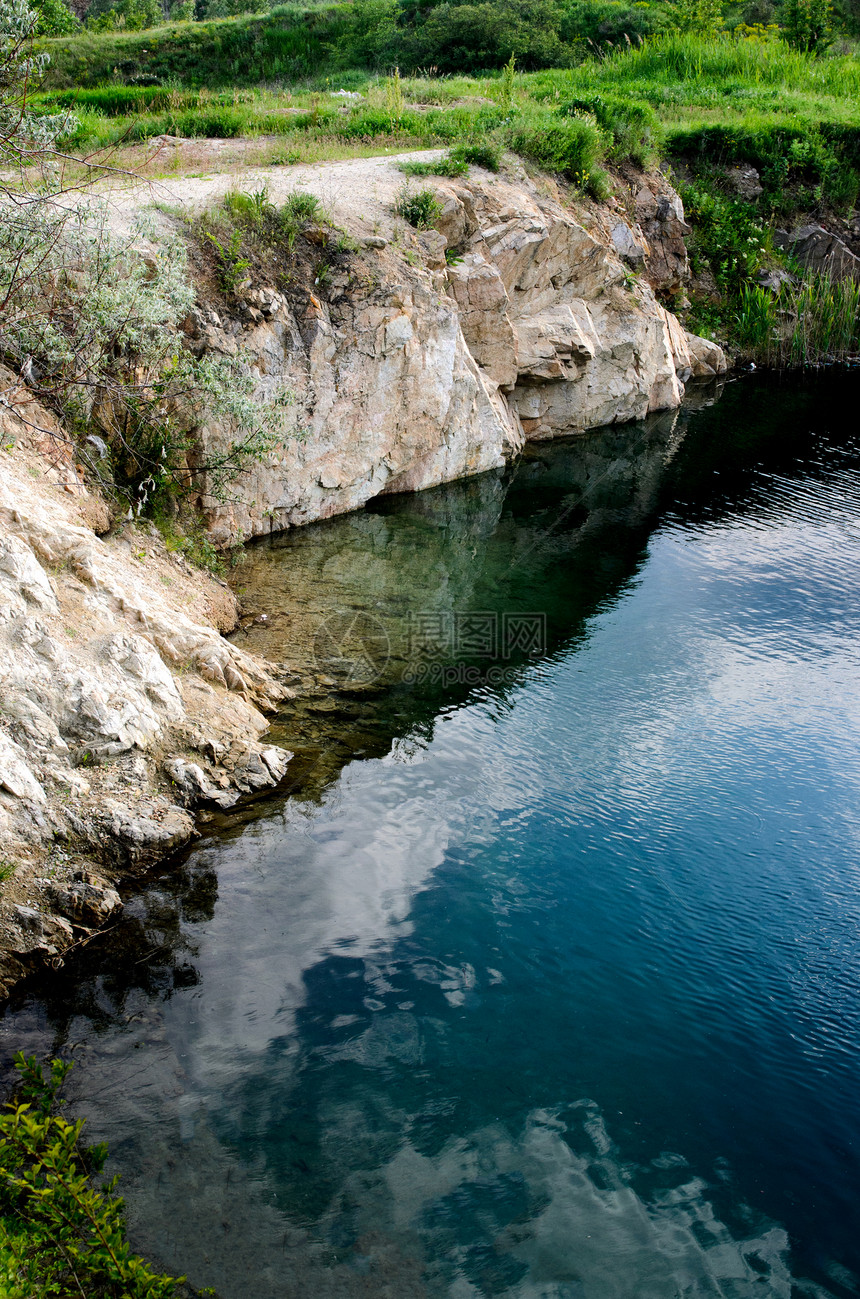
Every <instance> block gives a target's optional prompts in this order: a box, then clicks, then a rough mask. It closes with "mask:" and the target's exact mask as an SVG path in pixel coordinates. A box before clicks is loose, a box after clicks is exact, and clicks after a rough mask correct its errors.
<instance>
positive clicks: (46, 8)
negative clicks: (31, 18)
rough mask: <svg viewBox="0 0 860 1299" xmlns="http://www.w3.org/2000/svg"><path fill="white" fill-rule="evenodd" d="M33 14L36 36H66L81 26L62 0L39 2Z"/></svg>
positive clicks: (43, 0)
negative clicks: (34, 14)
mask: <svg viewBox="0 0 860 1299" xmlns="http://www.w3.org/2000/svg"><path fill="white" fill-rule="evenodd" d="M35 12H36V15H37V17H36V34H37V35H38V36H68V35H69V34H70V33H71V32H76V31H77V30H78V29H79V27H80V25H81V24H80V23H79V22H78V19H77V17H76V16H75V14H73V13H72V11H71V9H69V8H68V7H67V6H66V5H64V4H63V0H41V2H40V3H39V5H38V6H37V8H36V11H35Z"/></svg>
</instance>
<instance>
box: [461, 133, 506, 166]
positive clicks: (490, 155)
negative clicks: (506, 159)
mask: <svg viewBox="0 0 860 1299" xmlns="http://www.w3.org/2000/svg"><path fill="white" fill-rule="evenodd" d="M451 157H452V158H455V159H461V160H462V161H463V162H465V163H468V164H469V165H471V166H473V167H485V168H486V169H487V171H498V170H499V167H500V166H501V162H502V151H501V149H500V148H499V146H498V145H497V144H493V142H492V141H491V140H485V141H484V142H483V143H479V144H455V145H454V148H453V149H452V150H451Z"/></svg>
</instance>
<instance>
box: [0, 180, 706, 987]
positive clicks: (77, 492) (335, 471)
mask: <svg viewBox="0 0 860 1299" xmlns="http://www.w3.org/2000/svg"><path fill="white" fill-rule="evenodd" d="M424 156H425V157H426V155H424ZM394 161H396V160H392V159H371V160H363V161H360V162H349V163H335V164H326V165H323V166H320V167H316V168H273V169H271V170H270V171H269V172H267V173H266V174H265V176H264V177H261V176H259V175H254V174H250V173H249V174H248V175H246V176H245V177H243V187H244V188H247V189H248V190H253V189H254V188H255V187H259V186H260V184H261V182H262V180H265V181H266V182H267V184H268V187H269V194H270V198H271V200H272V201H273V202H275V203H277V202H278V201H279V200H283V199H284V198H285V197H286V196H287V195H288V194H289V193H290V192H291V191H293V190H295V189H296V188H297V187H299V186H300V187H302V188H303V189H305V190H307V191H310V192H311V193H315V194H316V195H317V196H318V197H319V198H320V199H321V200H322V201H323V202H324V204H325V209H326V221H324V222H320V224H319V228H317V229H315V230H313V231H311V232H309V236H308V241H306V242H309V247H311V248H312V250H313V249H314V248H316V249H318V250H319V251H320V253H322V254H324V255H323V256H321V259H320V262H319V267H318V270H317V271H312V272H311V278H309V277H308V265H306V266H305V267H304V272H305V274H304V279H302V276H301V275H300V274H298V272H297V273H296V274H295V275H293V274H292V272H291V274H290V275H288V276H286V277H284V282H281V283H279V284H277V285H275V284H273V283H268V282H256V283H255V282H249V283H246V284H245V285H244V286H242V287H241V289H240V291H239V292H238V293H237V294H233V295H232V296H231V297H230V298H225V296H224V295H223V294H220V295H219V293H218V290H217V288H214V289H213V284H212V280H211V276H210V278H209V280H208V281H207V279H206V277H205V275H203V274H201V279H200V283H199V284H198V294H197V306H196V308H195V309H194V310H193V311H192V312H191V313H190V315H189V317H188V318H187V320H186V321H185V323H184V329H185V334H186V344H187V346H188V347H189V348H191V349H192V350H193V351H195V352H196V353H197V354H198V355H200V354H203V353H206V352H208V353H212V354H214V355H218V354H219V353H220V354H227V355H231V356H237V355H238V356H240V357H241V358H243V359H244V361H245V362H246V364H247V365H248V366H249V367H250V369H251V372H252V374H253V375H254V377H255V380H256V384H257V387H258V391H259V393H260V395H261V396H265V395H266V394H267V393H271V392H274V391H279V392H282V391H283V389H284V387H285V386H287V387H289V389H290V391H291V392H292V394H293V403H292V405H291V406H290V407H289V409H288V412H287V414H286V416H285V426H284V436H283V438H282V439H281V440H280V441H279V444H278V446H277V449H276V451H275V452H273V453H272V454H270V455H268V456H267V457H266V458H265V459H264V460H263V461H262V462H260V463H257V464H255V465H254V466H253V468H252V470H251V472H250V473H247V474H245V475H243V476H242V478H241V479H240V480H239V482H238V484H237V485H236V487H235V490H234V491H233V492H232V493H231V499H230V500H229V501H227V502H224V501H217V500H214V499H212V498H209V497H206V496H203V497H202V498H201V502H200V504H201V506H202V508H203V510H204V513H205V515H206V516H207V518H208V523H209V527H210V531H211V534H212V536H213V538H214V539H215V540H216V541H218V542H220V543H225V544H226V543H235V542H236V541H238V540H242V539H245V538H250V537H252V536H255V535H258V534H261V533H264V532H270V531H278V530H283V529H286V528H289V527H292V526H295V525H298V524H303V523H308V522H310V521H312V520H316V519H322V518H326V517H328V516H331V515H334V514H340V513H344V512H347V511H350V510H354V509H356V508H358V507H360V506H362V505H363V504H364V503H365V502H367V501H368V500H369V499H371V498H373V497H376V496H379V495H381V494H384V493H392V492H401V491H417V490H419V489H421V488H425V487H429V486H432V485H435V484H440V483H444V482H449V481H452V480H455V479H459V478H464V477H467V476H470V475H476V474H480V473H482V472H483V471H486V470H490V469H496V468H499V467H501V466H502V465H503V464H504V462H505V460H506V459H507V458H509V457H510V456H512V455H514V454H516V453H517V452H519V451H520V450H521V449H522V448H523V446H524V443H525V442H526V441H527V440H529V439H546V438H552V437H555V436H557V435H561V434H570V433H574V432H577V431H580V430H584V429H586V428H590V427H593V426H596V425H602V424H611V423H617V422H622V421H625V420H632V419H639V418H641V417H643V416H645V415H646V414H647V413H649V412H651V411H655V410H661V409H666V408H673V407H677V406H678V405H679V403H680V401H681V398H682V396H683V392H684V384H685V382H686V381H687V379H688V378H689V377H690V376H691V375H712V374H714V373H717V372H719V371H721V370H723V369H724V368H725V360H724V357H723V355H722V352H721V351H720V349H719V348H718V347H716V346H715V345H713V344H711V343H708V342H707V341H706V340H704V339H699V338H696V337H693V336H691V335H689V334H687V333H685V331H684V329H683V328H682V326H681V325H680V323H679V321H678V320H677V318H676V317H675V316H674V315H672V314H671V313H670V312H668V311H667V310H666V309H665V308H664V307H663V306H662V305H661V303H660V301H659V300H658V294H662V295H664V296H666V295H672V294H679V293H682V292H683V284H684V281H685V279H686V277H687V274H688V270H687V261H686V249H685V244H684V236H685V234H686V232H687V227H686V226H685V224H684V219H683V209H682V207H681V203H680V199H679V198H678V196H677V195H676V194H675V193H674V191H672V190H671V188H670V187H669V186H668V184H667V182H666V181H665V180H664V178H662V177H661V176H659V175H655V176H652V177H636V178H634V181H633V183H632V184H631V186H630V189H629V194H628V199H629V201H628V202H627V203H626V206H625V205H623V204H621V203H620V202H618V201H615V200H614V201H613V202H612V203H611V204H610V205H607V206H605V207H598V206H596V205H594V204H588V203H584V202H583V201H581V200H577V201H576V203H574V202H573V200H572V199H571V198H570V196H568V195H565V194H564V193H563V192H561V191H560V190H559V189H558V187H557V186H555V185H554V183H553V182H551V181H550V180H548V179H546V178H544V179H542V180H538V181H535V180H532V179H530V178H529V177H528V176H526V174H525V173H524V171H523V170H522V168H521V167H520V166H519V164H517V163H516V162H510V163H509V165H508V168H507V171H506V173H505V175H504V176H495V175H491V174H490V173H488V172H482V171H481V170H480V169H478V168H473V169H472V172H471V173H470V175H469V178H468V180H467V179H463V180H457V181H443V180H441V179H438V180H437V179H434V180H432V181H431V182H429V183H430V184H431V185H432V187H433V189H434V191H435V195H436V199H437V203H438V220H437V221H436V223H435V227H436V228H434V229H430V230H426V231H423V232H420V233H419V232H417V231H415V230H413V229H412V227H411V226H409V225H407V223H406V222H405V221H403V220H402V219H401V218H400V217H398V216H397V215H396V214H395V206H396V200H397V196H398V191H399V190H400V189H401V187H402V185H403V176H402V173H401V172H399V171H398V170H397V169H396V168H395V166H394V165H393V163H394ZM172 184H173V183H172ZM231 185H235V178H232V177H218V178H206V179H205V181H201V180H196V181H192V180H189V179H186V180H183V181H178V182H176V183H175V192H174V194H173V197H174V198H175V199H177V200H178V201H179V202H181V203H183V204H185V205H186V207H187V208H190V209H192V210H194V209H195V208H196V209H198V210H199V209H202V208H205V207H207V206H211V205H212V203H213V200H215V199H216V198H217V197H218V196H219V194H223V193H224V192H226V190H227V188H228V187H229V186H231ZM148 198H149V196H143V195H141V194H140V193H137V194H135V193H131V194H125V195H122V196H119V197H118V198H117V199H116V202H115V204H114V207H115V220H116V221H117V222H118V223H119V224H120V226H123V227H124V228H125V229H126V230H129V229H131V228H132V226H133V221H134V217H135V214H136V213H138V212H139V211H140V208H141V206H142V204H143V203H144V201H145V200H146V201H148ZM160 220H161V221H162V222H163V223H164V224H165V226H166V227H167V228H168V229H169V230H171V231H172V232H173V233H174V234H175V233H177V232H180V233H182V234H183V236H184V235H185V234H186V233H187V226H186V225H185V224H184V223H183V222H182V221H181V220H179V219H178V218H177V216H176V214H175V213H170V212H169V211H167V212H164V211H162V215H161V217H160ZM311 236H312V238H311ZM333 243H336V244H337V246H338V249H339V250H340V251H339V252H338V254H337V255H336V256H334V255H332V254H331V245H332V244H333ZM140 251H141V253H142V255H143V256H146V255H147V249H146V247H145V246H142V247H141V250H140ZM194 265H195V263H194V261H193V258H192V266H194ZM201 265H202V263H201V262H200V261H199V259H198V262H197V264H196V266H197V269H198V270H199V269H200V267H201ZM204 270H205V267H204ZM258 279H259V276H258ZM0 391H2V392H3V393H4V401H3V403H2V404H0V468H2V473H0V835H2V840H3V845H4V848H3V855H2V859H0V882H2V884H3V888H2V894H0V992H2V991H3V990H4V989H5V988H6V987H8V986H9V984H10V983H11V982H13V981H14V980H15V979H16V978H18V977H19V976H20V975H21V974H22V973H24V972H26V971H27V970H28V969H30V968H32V966H33V965H34V963H36V962H37V961H38V960H42V959H45V958H48V959H52V960H54V961H55V962H58V961H60V962H61V960H62V952H63V951H65V950H66V949H67V948H69V947H70V946H72V945H73V944H77V943H80V942H85V941H88V939H89V937H90V936H91V934H92V932H93V931H94V929H95V928H97V927H98V926H99V925H101V924H104V923H105V922H106V921H108V920H109V919H110V917H111V916H112V915H113V914H114V913H115V912H116V911H117V910H118V908H119V907H120V906H121V902H120V897H119V894H118V892H117V891H116V889H115V887H114V885H117V884H119V883H120V882H121V880H122V879H124V878H126V877H127V876H128V875H129V874H130V873H132V874H133V872H134V871H136V870H139V869H141V868H143V867H146V866H147V865H149V864H151V863H152V862H154V861H156V860H157V859H158V858H159V857H160V856H162V855H164V854H165V853H167V852H169V851H171V850H173V849H174V848H176V847H178V846H180V845H181V844H183V843H185V842H186V841H187V840H188V839H189V838H190V837H191V836H192V835H193V833H194V821H193V819H192V816H191V815H190V813H191V811H193V809H194V808H195V807H197V806H198V805H201V804H203V805H209V806H211V807H213V808H219V807H220V808H225V807H229V806H231V805H232V804H233V803H234V802H236V800H237V799H238V798H239V797H240V796H241V795H242V794H246V793H250V792H253V791H256V790H259V789H263V788H265V787H267V786H272V785H274V784H277V783H278V781H279V780H280V779H281V778H282V776H283V775H284V773H285V770H286V767H287V763H288V760H289V756H290V755H289V754H288V753H287V752H286V751H285V750H283V749H280V748H278V747H277V746H275V745H272V744H267V743H266V741H265V740H264V739H263V738H262V737H263V734H264V732H265V730H266V728H267V722H266V720H265V716H264V713H265V712H267V711H270V710H272V709H274V708H276V707H277V706H278V704H279V703H280V701H281V700H283V699H284V698H285V697H287V696H289V694H290V689H289V687H288V686H287V685H285V680H286V679H287V678H286V676H285V672H284V670H282V669H278V668H276V667H274V666H273V665H272V664H269V663H265V662H264V661H263V660H261V659H258V658H256V657H254V656H253V655H252V654H249V653H246V652H244V651H243V650H242V649H240V648H239V647H238V646H236V645H235V644H232V643H230V642H228V641H227V640H225V639H224V638H223V636H222V635H221V632H223V631H226V630H229V629H230V628H231V627H232V626H233V625H234V623H235V618H236V608H235V603H234V602H233V598H232V596H231V595H230V593H229V591H228V590H226V588H225V587H224V585H223V584H220V585H219V584H218V583H217V582H216V581H214V580H212V579H210V578H208V577H204V575H202V574H200V573H198V572H192V571H191V570H190V569H189V568H188V566H187V564H186V563H185V561H184V560H183V559H182V558H181V557H180V556H178V555H176V554H170V553H169V552H168V551H167V549H166V547H165V545H164V543H163V542H162V540H161V538H160V536H159V534H158V533H157V532H156V530H155V529H154V528H152V527H150V526H149V525H144V524H140V523H127V524H126V525H124V526H123V527H121V528H120V529H118V530H114V531H113V533H112V535H110V536H106V535H104V534H105V533H106V532H107V529H108V523H109V518H108V514H107V510H106V507H105V506H104V504H103V503H102V502H101V500H100V498H99V497H97V496H94V495H90V494H89V493H88V491H87V489H86V487H85V485H84V482H83V478H82V475H81V472H80V471H79V469H78V467H77V465H76V463H75V459H74V455H73V442H72V441H71V440H70V439H69V438H68V437H67V436H66V435H65V434H64V432H63V430H62V429H61V428H60V427H59V426H58V425H57V424H56V422H55V421H54V419H53V418H52V416H51V415H50V414H49V412H48V411H46V410H44V409H42V408H40V407H39V406H38V405H37V404H36V403H35V401H34V400H33V398H32V395H31V394H30V393H29V392H28V390H27V389H26V388H25V387H22V386H18V387H16V381H15V379H14V377H13V376H12V375H11V374H9V373H8V372H5V371H4V372H3V373H2V374H0ZM227 436H228V435H227V433H226V432H225V430H224V429H222V428H221V427H219V426H218V424H217V423H215V422H214V421H212V420H209V421H207V420H205V419H204V420H203V422H202V423H201V425H200V427H199V428H198V429H197V430H196V437H197V440H198V442H199V444H200V450H201V452H202V454H203V457H204V459H206V458H207V457H208V455H209V453H210V452H213V451H214V452H217V451H218V450H219V449H221V448H222V446H223V443H224V442H225V440H226V439H227ZM99 534H102V535H99ZM322 680H323V678H320V681H322Z"/></svg>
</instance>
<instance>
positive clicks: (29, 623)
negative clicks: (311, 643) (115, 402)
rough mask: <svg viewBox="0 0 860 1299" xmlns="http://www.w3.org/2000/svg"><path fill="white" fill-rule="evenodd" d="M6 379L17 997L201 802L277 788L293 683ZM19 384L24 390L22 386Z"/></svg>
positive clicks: (4, 767)
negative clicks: (273, 737) (107, 505)
mask: <svg viewBox="0 0 860 1299" xmlns="http://www.w3.org/2000/svg"><path fill="white" fill-rule="evenodd" d="M0 387H2V388H3V389H4V390H5V391H6V392H7V400H8V402H9V404H8V405H7V406H6V408H5V409H3V408H0V448H2V449H0V842H2V849H0V877H2V880H3V889H2V898H0V993H2V992H3V991H4V990H5V989H6V987H8V986H9V984H10V983H11V982H13V981H14V980H15V979H16V978H18V977H19V976H20V975H21V974H22V973H24V972H26V971H27V970H28V969H30V968H32V966H33V964H34V963H35V962H37V961H39V960H41V959H45V958H50V959H53V960H57V959H59V958H60V954H61V953H62V952H63V951H64V950H65V949H66V948H68V947H69V946H70V945H71V944H73V943H77V942H80V941H83V940H86V938H87V936H88V935H89V934H90V933H91V931H92V928H93V927H94V926H98V925H100V924H102V923H104V922H105V921H106V920H108V919H109V918H110V916H111V915H112V914H113V913H114V912H116V911H117V909H118V908H119V907H120V905H121V904H120V899H119V895H118V894H117V892H116V891H115V889H114V888H113V885H114V883H116V882H117V881H118V879H119V878H120V877H124V876H126V875H128V874H129V873H133V872H134V871H136V870H139V869H141V868H143V867H146V866H147V865H149V864H151V863H152V862H154V861H156V860H157V859H158V858H159V857H160V856H163V855H164V854H165V853H166V852H168V851H170V850H171V849H173V848H175V847H178V846H180V845H181V844H183V843H185V842H186V841H187V840H188V839H190V838H191V837H192V835H193V834H194V821H193V819H192V816H191V815H190V814H189V809H193V808H194V807H195V806H197V805H198V804H200V803H204V804H205V803H208V804H211V805H213V806H220V807H227V806H230V805H231V804H232V803H234V802H236V801H237V799H238V798H239V797H240V796H241V795H242V794H243V793H247V792H250V791H252V790H255V789H260V788H264V787H266V786H271V785H274V784H276V783H277V782H278V781H279V780H280V778H281V777H282V776H283V774H284V772H285V770H286V767H287V763H288V760H289V756H290V755H289V754H288V753H287V752H285V751H284V750H282V749H278V748H277V747H275V746H273V745H270V744H267V743H266V742H265V741H264V740H262V739H261V737H262V735H263V733H264V731H265V730H266V729H267V722H266V720H265V718H264V716H263V710H270V709H272V708H273V707H275V706H276V705H277V704H278V703H279V702H280V701H281V700H282V699H283V698H284V696H285V694H287V693H288V688H287V687H286V686H285V685H284V684H283V683H282V682H281V681H280V680H277V679H276V677H275V676H274V675H273V671H272V670H271V667H270V665H264V664H263V663H262V662H261V661H260V660H259V659H256V658H255V657H254V656H253V655H250V654H247V653H244V652H243V651H242V650H241V649H239V648H238V647H236V646H234V645H232V644H231V643H230V642H229V641H227V640H225V639H224V638H223V637H222V636H221V634H220V631H219V627H220V628H224V629H226V628H228V627H230V626H232V625H233V623H234V621H235V605H234V602H233V597H232V595H231V594H230V592H229V591H228V590H226V589H225V588H224V587H222V586H220V585H219V584H218V583H217V582H215V581H213V580H211V579H209V578H208V577H206V576H205V575H203V574H202V573H199V572H196V571H193V570H191V569H190V568H189V566H188V565H187V564H186V563H185V561H184V560H183V559H182V558H181V556H179V555H176V554H174V555H171V554H169V553H168V552H167V550H166V549H165V546H164V544H163V542H162V540H161V538H160V536H159V535H158V533H157V532H156V531H155V529H154V528H150V527H149V526H148V525H144V526H132V525H127V526H126V527H124V528H123V529H121V530H120V531H119V532H118V533H117V534H116V535H114V536H112V537H110V538H104V539H103V538H100V537H99V536H98V535H97V534H96V532H95V531H94V528H93V525H95V527H100V526H104V525H106V523H107V517H106V511H105V509H104V506H103V505H102V504H101V502H100V501H99V500H98V498H94V497H93V496H91V495H89V494H88V493H87V491H86V488H85V487H83V485H82V484H81V482H80V480H79V475H78V472H77V470H76V468H75V465H74V461H73V459H72V458H71V456H70V454H69V443H68V442H67V440H66V439H65V438H64V437H63V435H62V432H61V430H60V429H59V428H58V427H57V425H56V423H55V422H54V421H53V420H52V418H51V416H50V414H49V413H48V412H47V411H45V410H42V409H40V408H39V407H38V406H37V405H36V403H35V402H33V401H32V400H31V399H29V397H28V394H27V393H26V391H24V390H21V389H18V390H17V392H16V391H15V390H14V381H13V380H12V376H11V375H9V374H8V372H0ZM10 390H11V393H12V395H11V397H9V396H8V394H9V392H10Z"/></svg>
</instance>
